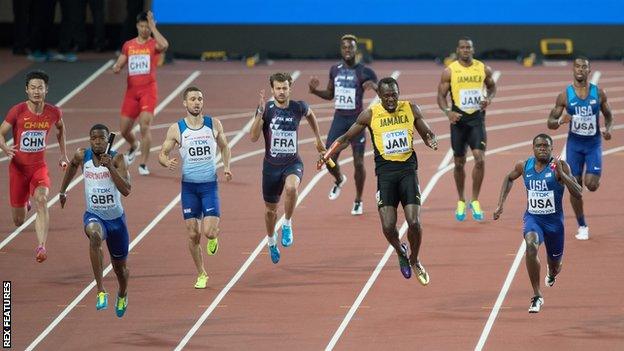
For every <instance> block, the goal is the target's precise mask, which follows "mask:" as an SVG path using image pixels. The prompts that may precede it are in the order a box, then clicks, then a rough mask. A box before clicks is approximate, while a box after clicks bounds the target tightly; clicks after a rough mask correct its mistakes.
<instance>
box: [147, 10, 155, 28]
mask: <svg viewBox="0 0 624 351" xmlns="http://www.w3.org/2000/svg"><path fill="white" fill-rule="evenodd" d="M147 25H148V27H150V29H152V28H156V20H154V13H153V12H152V11H147Z"/></svg>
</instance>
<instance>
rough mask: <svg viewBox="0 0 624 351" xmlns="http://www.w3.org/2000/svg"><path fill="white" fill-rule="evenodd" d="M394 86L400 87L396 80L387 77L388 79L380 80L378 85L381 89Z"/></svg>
mask: <svg viewBox="0 0 624 351" xmlns="http://www.w3.org/2000/svg"><path fill="white" fill-rule="evenodd" d="M393 84H394V85H396V86H397V88H398V87H399V83H398V82H397V81H396V79H394V78H392V77H386V78H382V79H380V80H379V83H378V84H377V86H378V87H380V88H381V86H382V85H387V86H391V85H393Z"/></svg>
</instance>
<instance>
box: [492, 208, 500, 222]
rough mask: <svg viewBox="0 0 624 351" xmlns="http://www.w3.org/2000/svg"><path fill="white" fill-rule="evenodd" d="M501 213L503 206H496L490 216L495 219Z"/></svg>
mask: <svg viewBox="0 0 624 351" xmlns="http://www.w3.org/2000/svg"><path fill="white" fill-rule="evenodd" d="M502 214H503V206H498V207H497V208H496V211H494V213H493V214H492V216H493V217H494V220H497V219H499V218H500V216H501V215H502Z"/></svg>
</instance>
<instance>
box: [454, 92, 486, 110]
mask: <svg viewBox="0 0 624 351" xmlns="http://www.w3.org/2000/svg"><path fill="white" fill-rule="evenodd" d="M482 98H483V92H482V90H481V89H460V90H459V108H460V109H462V110H464V111H466V110H479V109H480V107H479V103H480V102H481V99H482Z"/></svg>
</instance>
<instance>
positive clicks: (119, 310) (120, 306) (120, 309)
mask: <svg viewBox="0 0 624 351" xmlns="http://www.w3.org/2000/svg"><path fill="white" fill-rule="evenodd" d="M127 307H128V295H126V296H123V297H122V296H119V294H118V295H117V301H116V302H115V313H116V314H117V317H119V318H121V317H123V316H124V314H125V313H126V308H127Z"/></svg>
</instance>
